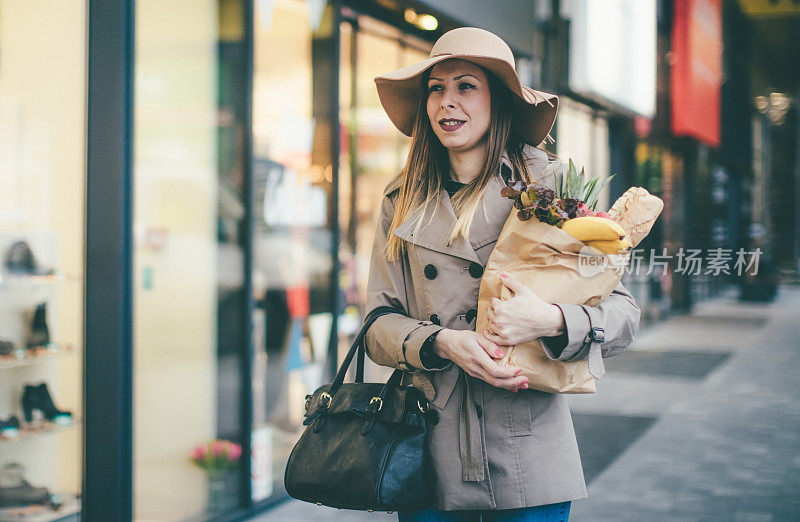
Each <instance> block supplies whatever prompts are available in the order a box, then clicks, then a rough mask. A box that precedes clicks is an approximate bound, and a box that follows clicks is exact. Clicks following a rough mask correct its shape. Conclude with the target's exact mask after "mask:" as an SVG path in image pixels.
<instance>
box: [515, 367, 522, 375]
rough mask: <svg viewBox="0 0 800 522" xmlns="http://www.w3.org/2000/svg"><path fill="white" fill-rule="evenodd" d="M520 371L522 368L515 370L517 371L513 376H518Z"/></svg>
mask: <svg viewBox="0 0 800 522" xmlns="http://www.w3.org/2000/svg"><path fill="white" fill-rule="evenodd" d="M521 371H522V368H517V371H515V372H514V375H519V372H521Z"/></svg>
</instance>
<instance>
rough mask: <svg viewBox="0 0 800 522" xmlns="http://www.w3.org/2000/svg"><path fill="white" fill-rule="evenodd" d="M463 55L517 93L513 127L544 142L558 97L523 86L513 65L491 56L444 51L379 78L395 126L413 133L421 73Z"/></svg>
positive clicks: (377, 83) (382, 97)
mask: <svg viewBox="0 0 800 522" xmlns="http://www.w3.org/2000/svg"><path fill="white" fill-rule="evenodd" d="M453 58H459V59H461V60H466V61H469V62H472V63H475V64H477V65H480V66H482V67H484V68H485V69H487V70H488V71H490V72H492V73H493V74H494V75H495V76H497V77H498V78H499V79H500V81H502V82H503V84H505V85H506V87H508V89H509V90H510V91H511V92H512V93H513V94H514V114H513V118H512V127H513V128H514V130H515V131H516V132H517V134H519V135H520V137H521V138H522V139H523V140H524V141H525V142H526V143H530V144H531V145H534V146H536V145H539V144H540V143H541V142H542V141H544V139H545V137H546V136H547V134H548V133H549V132H550V129H552V128H553V124H554V123H555V121H556V114H557V112H558V96H556V95H555V94H550V93H547V92H543V91H537V90H534V89H531V88H528V87H523V86H522V85H520V82H519V77H518V76H517V73H516V71H515V70H514V68H513V67H511V65H510V64H509V63H508V62H506V61H504V60H500V59H498V58H494V57H490V56H479V55H467V54H441V55H437V56H432V57H430V58H428V59H426V60H422V61H421V62H417V63H415V64H413V65H409V66H407V67H403V68H401V69H397V70H396V71H392V72H390V73H388V74H384V75H382V76H378V77H376V78H375V86H376V87H377V89H378V98H379V99H380V101H381V105H383V109H384V110H385V111H386V114H387V116H389V119H390V120H391V121H392V123H393V124H394V126H395V127H397V129H398V130H399V131H400V132H402V133H403V134H405V135H406V136H411V134H412V131H413V128H414V118H415V116H416V111H417V106H418V103H419V96H420V95H421V89H422V85H421V83H420V75H421V74H422V73H423V72H425V71H426V70H428V69H430V68H431V67H433V66H434V65H436V64H437V63H439V62H441V61H444V60H449V59H453Z"/></svg>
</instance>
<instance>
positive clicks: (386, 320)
mask: <svg viewBox="0 0 800 522" xmlns="http://www.w3.org/2000/svg"><path fill="white" fill-rule="evenodd" d="M393 216H394V204H393V202H392V200H391V199H390V198H389V197H388V196H386V197H384V198H383V203H382V204H381V211H380V216H379V218H378V224H377V227H376V230H375V240H374V242H373V244H372V257H371V260H370V268H369V281H368V283H367V312H369V311H371V310H373V309H375V308H377V307H378V306H384V305H388V306H394V307H396V308H399V309H401V310H404V311H405V312H406V314H409V310H408V309H407V303H408V296H407V290H406V284H409V285H410V284H411V281H410V280H409V281H406V278H408V279H410V277H411V275H410V274H409V273H407V272H408V271H409V270H408V269H409V267H408V266H407V264H406V258H405V256H401V257H400V259H398V260H397V261H394V262H390V261H389V260H388V259H386V234H387V232H388V231H389V226H390V225H391V222H392V217H393ZM404 270H405V271H406V274H405V277H404V273H403V272H404ZM441 329H442V327H441V326H438V325H435V324H433V323H432V322H430V321H422V320H418V319H414V318H412V317H407V316H405V315H401V314H387V315H384V316H381V317H379V318H378V319H376V320H375V322H374V323H372V326H370V328H369V330H368V331H367V337H366V339H367V355H368V356H369V358H370V359H372V360H373V361H374V362H375V363H377V364H380V365H381V366H389V367H392V368H400V369H402V370H408V371H415V370H443V369H445V368H447V367H449V366H450V364H452V362H451V361H446V360H445V361H446V363H445V364H444V365H441V366H438V365H437V367H435V368H426V367H425V366H424V365H423V364H422V361H421V360H420V350H421V349H422V347H423V345H424V344H425V341H426V340H427V339H428V338H429V337H430V336H431V335H432V334H434V333H436V332H438V331H439V330H441Z"/></svg>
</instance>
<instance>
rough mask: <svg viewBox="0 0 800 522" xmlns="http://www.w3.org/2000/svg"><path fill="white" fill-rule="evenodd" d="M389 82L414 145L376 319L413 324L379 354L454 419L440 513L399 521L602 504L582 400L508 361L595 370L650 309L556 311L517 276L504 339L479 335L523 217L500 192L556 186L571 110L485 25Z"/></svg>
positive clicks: (458, 32) (433, 449)
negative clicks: (521, 347)
mask: <svg viewBox="0 0 800 522" xmlns="http://www.w3.org/2000/svg"><path fill="white" fill-rule="evenodd" d="M375 81H376V85H377V88H378V94H379V96H380V99H381V103H382V104H383V107H384V109H385V110H386V112H387V114H388V115H389V117H390V119H391V120H392V122H393V123H394V124H395V125H396V126H397V127H398V129H400V130H401V131H402V132H403V133H405V134H407V135H410V136H412V143H411V150H410V152H409V157H408V160H407V163H406V166H405V168H404V170H403V171H402V172H401V173H400V174H399V175H398V176H397V177H396V178H395V179H394V180H393V181H392V182H390V184H389V185H388V187H387V188H386V190H385V193H384V196H383V201H382V205H381V212H380V217H379V220H378V228H377V231H376V234H375V242H374V245H373V251H372V262H371V267H370V276H369V284H368V309H370V310H371V309H373V308H375V307H377V306H381V305H391V306H395V307H398V308H401V309H403V310H405V312H406V313H407V316H406V315H401V314H390V315H385V316H383V317H381V318H379V319H378V320H376V321H375V323H374V324H373V325H372V327H371V328H370V329H369V331H368V332H367V349H368V353H369V356H370V358H371V359H372V360H374V361H375V362H376V363H378V364H381V365H384V366H390V367H395V368H402V369H404V370H408V371H409V372H412V384H413V385H415V386H417V387H418V388H420V389H422V390H423V391H424V392H425V394H426V396H427V397H428V398H429V400H430V401H431V404H432V407H433V408H434V409H435V410H436V411H437V413H438V414H439V418H440V420H439V422H438V423H437V424H435V425H432V426H431V429H430V435H429V438H428V449H429V450H430V459H431V463H432V467H433V470H434V472H435V479H436V493H437V500H438V502H437V504H438V505H437V508H438V509H431V510H425V511H418V512H401V513H399V518H400V520H401V521H405V520H415V521H422V520H478V519H481V517H482V518H483V520H537V521H539V520H546V521H549V520H566V519H567V518H568V516H569V507H570V501H571V500H574V499H580V498H585V497H586V496H587V492H586V485H585V482H584V477H583V472H582V469H581V462H580V456H579V454H578V446H577V443H576V440H575V432H574V428H573V425H572V418H571V417H570V413H569V408H568V406H567V402H566V399H565V397H563V396H562V395H560V394H551V393H544V392H540V391H536V390H530V389H527V380H526V379H525V378H524V377H521V376H519V375H518V373H519V370H518V369H516V368H514V367H510V366H500V365H499V364H498V363H497V362H496V359H499V358H500V357H502V356H503V348H504V347H506V346H509V345H513V344H517V343H520V342H524V341H529V340H533V339H537V338H541V339H542V341H543V344H544V345H545V350H546V351H547V352H548V356H549V357H551V358H553V359H559V360H564V361H566V360H570V361H571V360H579V359H584V358H586V357H588V355H589V352H590V351H591V352H592V353H597V352H598V348H597V346H598V345H599V351H601V352H602V356H604V357H606V356H609V355H613V354H615V353H618V352H620V351H622V350H624V349H625V348H626V347H627V346H628V345H629V344H630V343H631V341H632V340H633V335H634V333H635V331H636V327H637V325H638V321H639V309H638V307H637V306H636V304H635V303H634V300H633V298H632V297H631V295H630V293H628V291H627V290H626V289H625V288H624V287H623V286H622V285H619V286H618V287H617V289H616V290H615V291H614V293H613V294H612V295H611V296H609V297H608V298H607V299H606V300H605V301H603V302H602V303H601V304H600V305H598V306H596V307H589V306H578V305H567V304H549V303H545V302H543V301H542V300H541V299H539V298H538V297H537V296H536V294H535V293H533V292H532V291H530V290H528V289H526V288H524V287H522V286H520V285H519V284H518V283H517V282H516V281H514V280H513V279H511V278H508V277H506V278H504V282H505V284H506V285H507V286H508V287H509V288H510V289H511V290H513V291H514V293H515V295H514V297H513V298H512V299H509V300H507V301H505V302H502V303H501V302H500V301H498V300H494V301H493V303H492V305H491V306H490V309H489V310H488V311H487V316H488V318H489V319H490V322H489V329H488V331H486V332H481V333H477V332H474V331H473V329H474V327H475V318H476V316H477V310H476V308H477V303H478V289H479V286H480V279H481V275H482V274H483V267H484V266H485V264H486V262H487V261H488V259H489V255H490V254H491V252H492V248H493V247H494V244H495V242H496V240H497V237H498V236H499V234H500V230H501V228H502V226H503V223H504V222H505V220H506V218H507V217H508V215H509V213H510V211H511V202H510V200H508V199H505V198H502V197H501V196H500V189H501V188H502V187H503V184H504V183H506V184H507V183H508V182H509V181H510V180H512V179H523V180H525V181H526V182H531V181H536V182H539V183H541V184H545V185H549V186H550V187H551V188H553V186H554V180H552V179H542V178H543V172H544V168H545V167H546V165H547V163H548V158H547V154H546V153H545V152H544V151H543V150H542V149H539V148H536V145H539V144H540V143H541V142H542V141H543V140H544V138H545V137H546V136H547V133H548V132H549V130H550V129H551V128H552V125H553V122H554V120H555V116H556V108H557V103H558V98H557V97H556V96H555V95H552V94H547V93H543V92H538V91H533V90H531V89H527V88H522V87H521V86H520V83H519V79H518V77H517V74H516V71H515V70H514V58H513V55H512V53H511V50H510V49H509V48H508V46H507V45H506V44H505V42H503V41H502V40H501V39H500V38H498V37H497V36H496V35H494V34H492V33H490V32H488V31H484V30H481V29H476V28H460V29H455V30H453V31H450V32H448V33H446V34H444V35H443V36H442V37H441V38H440V39H439V40H438V41H437V42H436V44H435V45H434V47H433V50H432V51H431V57H430V58H428V59H427V60H425V61H423V62H420V63H418V64H415V65H412V66H410V67H406V68H404V69H400V70H398V71H395V72H393V73H390V74H388V75H385V76H382V77H378V78H376V79H375ZM600 329H603V330H604V333H605V336H604V339H603V336H602V335H598V334H597V332H600ZM592 332H594V333H595V335H592Z"/></svg>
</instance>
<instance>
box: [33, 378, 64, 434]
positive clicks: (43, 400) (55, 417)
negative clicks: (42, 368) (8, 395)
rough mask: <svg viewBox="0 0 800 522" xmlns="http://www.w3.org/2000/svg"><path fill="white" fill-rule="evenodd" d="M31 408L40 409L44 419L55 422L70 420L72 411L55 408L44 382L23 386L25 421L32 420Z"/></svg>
mask: <svg viewBox="0 0 800 522" xmlns="http://www.w3.org/2000/svg"><path fill="white" fill-rule="evenodd" d="M33 410H39V411H41V412H42V415H43V416H44V418H45V419H47V420H49V421H51V422H55V423H57V424H69V423H70V422H72V413H70V412H68V411H63V410H59V409H58V408H56V405H55V404H54V403H53V398H52V397H51V396H50V391H49V390H48V389H47V384H45V383H41V384H40V385H39V386H32V385H30V384H28V385H26V386H25V391H24V392H23V394H22V413H23V414H24V415H25V422H31V421H32V420H33Z"/></svg>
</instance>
